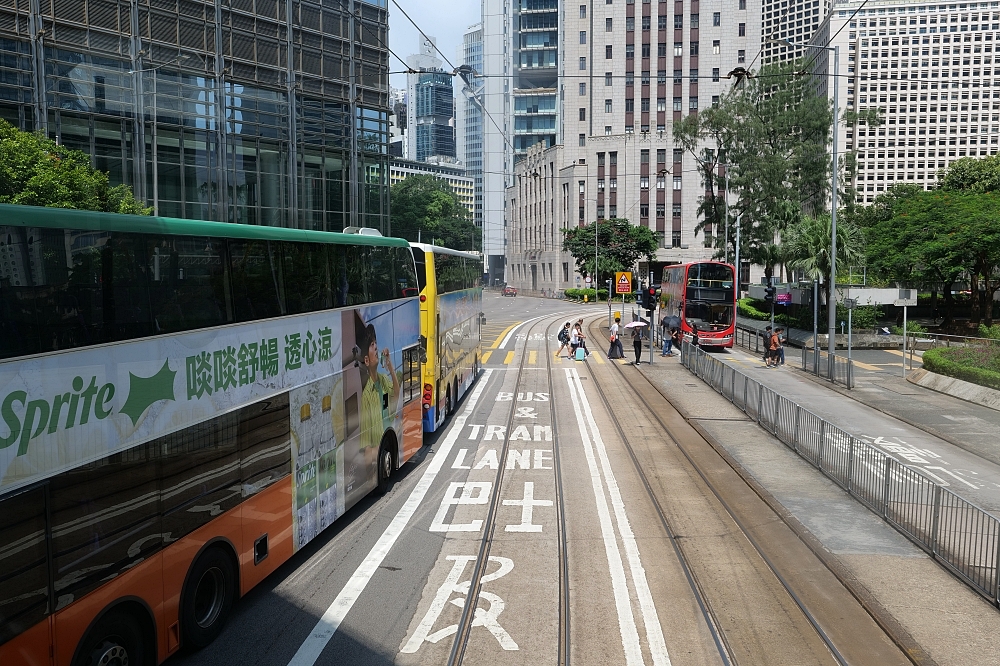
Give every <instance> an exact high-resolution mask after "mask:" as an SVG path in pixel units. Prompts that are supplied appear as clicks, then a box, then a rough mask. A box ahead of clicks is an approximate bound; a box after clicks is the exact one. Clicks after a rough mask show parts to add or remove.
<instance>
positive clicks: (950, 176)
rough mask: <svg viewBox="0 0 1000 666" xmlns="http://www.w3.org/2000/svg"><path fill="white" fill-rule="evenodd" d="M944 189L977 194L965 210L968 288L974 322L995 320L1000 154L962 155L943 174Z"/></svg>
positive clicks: (999, 249)
mask: <svg viewBox="0 0 1000 666" xmlns="http://www.w3.org/2000/svg"><path fill="white" fill-rule="evenodd" d="M939 182H940V186H941V189H942V190H948V191H951V192H956V193H958V192H961V193H968V194H972V195H978V198H977V199H975V200H974V202H973V203H971V204H970V205H969V206H967V207H966V211H965V212H966V213H967V214H968V215H969V216H970V217H968V218H967V219H966V221H965V224H964V225H963V227H962V233H961V236H962V237H963V238H964V239H965V241H966V245H965V247H966V248H967V249H968V251H969V253H970V257H971V262H970V266H969V288H970V290H971V291H972V311H971V316H970V323H971V324H974V325H976V324H978V323H979V322H980V320H982V319H985V321H986V324H987V326H989V325H991V324H992V322H993V295H994V294H995V293H996V292H997V290H1000V224H998V218H997V215H996V208H995V199H994V198H993V196H991V195H995V194H997V193H1000V155H991V156H989V157H985V158H983V159H975V158H971V157H963V158H962V159H959V160H957V161H955V162H952V163H951V165H950V166H949V167H948V169H947V171H944V172H943V173H942V174H941V177H940V181H939Z"/></svg>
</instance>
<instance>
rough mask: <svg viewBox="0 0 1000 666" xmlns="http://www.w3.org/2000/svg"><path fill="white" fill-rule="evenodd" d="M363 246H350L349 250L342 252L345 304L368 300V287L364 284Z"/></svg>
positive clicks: (360, 302)
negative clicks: (345, 281)
mask: <svg viewBox="0 0 1000 666" xmlns="http://www.w3.org/2000/svg"><path fill="white" fill-rule="evenodd" d="M362 249H363V248H351V251H349V252H345V253H344V268H345V276H346V278H347V303H346V305H364V304H365V303H368V302H370V299H369V298H368V289H367V285H366V284H365V278H364V276H365V268H364V266H365V261H366V260H367V257H366V256H365V253H364V252H362V251H361V250H362Z"/></svg>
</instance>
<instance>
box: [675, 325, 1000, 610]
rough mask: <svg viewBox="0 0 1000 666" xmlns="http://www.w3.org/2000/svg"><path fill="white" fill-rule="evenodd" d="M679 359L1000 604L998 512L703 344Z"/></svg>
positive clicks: (684, 348)
mask: <svg viewBox="0 0 1000 666" xmlns="http://www.w3.org/2000/svg"><path fill="white" fill-rule="evenodd" d="M681 363H683V364H684V366H685V367H686V368H688V369H689V370H690V371H691V372H693V373H694V374H695V375H697V376H698V377H700V378H701V379H702V380H704V381H705V382H706V383H707V384H708V385H709V386H711V387H712V388H714V389H715V390H716V391H718V392H719V393H720V394H722V396H723V397H724V398H725V399H726V400H729V401H730V402H731V403H733V405H735V406H736V407H738V408H739V409H741V410H742V411H743V412H744V413H746V415H747V416H749V417H750V418H751V419H753V420H755V421H756V422H757V423H758V424H759V425H760V426H761V427H762V428H764V429H765V430H767V431H768V432H770V433H772V434H773V435H774V436H775V437H776V438H777V439H778V440H780V441H781V442H782V443H784V444H785V445H786V446H788V447H789V448H790V449H792V450H793V451H795V452H796V453H798V454H799V456H801V457H802V458H804V459H805V460H807V461H808V462H809V463H810V464H812V465H813V466H814V467H816V468H817V469H818V470H820V471H821V472H822V473H823V474H825V475H826V476H827V477H829V478H830V479H831V480H833V482H834V483H836V484H837V485H839V486H840V487H842V488H843V489H844V490H846V491H847V492H848V493H850V494H851V495H852V496H853V497H855V498H856V499H857V500H859V501H860V502H861V503H862V504H864V505H865V506H867V507H868V508H869V509H871V510H872V511H873V512H874V513H876V514H878V515H879V516H881V517H882V518H883V519H884V520H885V521H886V522H888V523H889V524H890V525H892V526H893V527H895V528H896V529H897V530H898V531H899V532H900V533H902V534H903V535H904V536H906V537H908V538H909V539H910V540H911V541H913V543H915V544H916V545H917V546H919V547H920V548H922V549H924V550H925V551H927V553H928V554H930V555H931V556H932V557H934V559H936V560H938V561H940V562H941V563H942V564H943V565H944V566H945V567H946V568H948V569H949V570H950V571H952V572H953V573H954V574H955V575H956V576H958V577H959V578H960V579H961V580H963V581H964V582H966V583H967V584H968V585H970V586H971V587H972V588H973V589H975V590H976V591H977V592H979V593H980V594H982V595H983V596H984V597H986V598H987V599H989V600H990V602H991V603H992V604H993V605H994V606H998V607H1000V589H998V584H1000V575H998V571H1000V559H998V558H1000V520H998V519H997V518H996V517H994V516H992V515H991V514H989V513H987V512H986V511H984V510H983V509H981V508H979V507H977V506H976V505H974V504H972V503H971V502H968V501H967V500H965V499H963V498H961V497H959V496H958V495H956V494H955V493H954V492H952V491H951V490H949V489H948V488H945V487H944V486H941V485H939V484H938V483H936V482H935V481H934V480H933V479H932V478H930V477H929V476H927V475H925V474H924V473H923V472H922V471H920V470H919V469H917V468H915V467H910V466H908V465H906V464H905V463H903V462H901V461H899V460H897V459H896V458H894V457H893V456H891V455H889V454H887V453H885V452H883V451H881V450H880V449H878V448H877V447H875V446H873V445H871V444H869V443H867V442H865V441H863V440H861V439H858V438H857V437H854V436H853V435H851V434H850V433H848V432H846V431H844V430H842V429H840V428H838V427H837V426H835V425H834V424H832V423H830V422H829V421H826V420H824V419H822V418H820V417H819V416H816V415H815V414H813V413H812V412H810V411H809V410H807V409H804V408H803V407H802V406H800V405H799V404H798V403H796V402H793V401H792V400H789V399H788V398H786V397H784V396H783V395H780V394H778V393H776V392H775V391H773V390H771V389H769V388H768V387H766V386H764V385H762V384H761V383H760V382H757V381H756V380H753V379H751V378H750V377H748V376H747V375H745V374H743V373H742V372H740V371H739V370H737V369H736V368H734V367H733V366H730V365H727V364H725V363H723V362H722V361H720V360H719V359H717V358H714V357H713V356H712V355H711V354H708V353H706V352H705V351H704V350H703V349H701V348H698V347H694V346H692V345H689V344H685V345H683V346H682V348H681Z"/></svg>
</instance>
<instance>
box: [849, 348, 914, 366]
mask: <svg viewBox="0 0 1000 666" xmlns="http://www.w3.org/2000/svg"><path fill="white" fill-rule="evenodd" d="M882 351H884V352H889V353H890V354H895V355H896V356H903V352H902V351H900V350H899V349H883V350H882ZM904 358H910V352H909V351H907V352H906V356H905V357H904ZM855 362H857V361H855ZM913 362H914V363H917V362H920V363H922V362H923V361H920V357H919V356H917V355H916V354H914V355H913Z"/></svg>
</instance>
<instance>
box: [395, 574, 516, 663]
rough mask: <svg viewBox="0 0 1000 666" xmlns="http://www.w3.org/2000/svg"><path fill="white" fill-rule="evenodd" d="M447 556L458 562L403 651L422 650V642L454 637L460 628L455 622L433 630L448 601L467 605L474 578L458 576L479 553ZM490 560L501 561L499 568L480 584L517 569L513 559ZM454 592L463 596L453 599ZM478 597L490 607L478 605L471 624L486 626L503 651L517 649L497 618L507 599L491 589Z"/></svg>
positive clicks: (454, 604)
mask: <svg viewBox="0 0 1000 666" xmlns="http://www.w3.org/2000/svg"><path fill="white" fill-rule="evenodd" d="M445 559H448V560H452V561H454V562H455V564H454V565H452V567H451V571H450V572H449V573H448V577H447V578H445V580H444V583H442V584H441V587H439V588H438V591H437V594H435V595H434V600H433V601H431V605H430V607H429V608H428V609H427V613H426V614H425V615H424V617H423V619H422V620H421V621H420V624H419V625H417V629H416V631H414V632H413V636H411V637H410V640H408V641H406V644H405V645H403V648H402V649H401V650H400V652H404V653H407V654H412V653H414V652H416V651H417V650H419V649H420V646H421V645H423V644H424V642H428V643H437V642H438V641H440V640H441V639H442V638H447V637H448V636H452V635H454V634H455V632H457V631H458V624H457V623H456V624H452V625H449V626H447V627H444V628H443V629H439V630H437V631H435V632H434V633H431V629H433V628H434V623H435V622H437V621H438V618H439V617H440V616H441V613H442V612H443V611H444V609H445V606H446V605H447V604H448V603H451V604H452V605H453V606H457V607H458V608H464V607H465V604H466V602H467V601H468V595H469V587H470V586H471V584H472V581H471V580H467V581H464V582H461V583H459V582H458V579H459V578H461V577H462V574H463V573H465V569H466V567H467V566H468V565H469V562H475V560H476V556H475V555H449V556H448V557H446V558H445ZM489 562H490V563H496V564H499V565H500V568H499V569H497V570H496V571H494V572H493V573H491V574H486V575H485V576H483V577H482V579H481V583H483V584H485V583H488V582H490V581H494V580H496V579H497V578H502V577H503V576H506V575H507V574H509V573H510V572H511V571H513V569H514V561H513V560H511V559H508V558H506V557H496V556H493V555H490V557H489ZM453 594H461V595H463V596H462V597H461V598H455V599H451V596H452V595H453ZM479 598H480V599H483V600H485V601H487V602H489V604H490V606H489V608H487V609H483V608H476V613H475V616H474V619H473V621H472V626H473V627H486V629H487V630H488V631H489V632H490V633H491V634H493V637H494V638H496V639H497V642H498V643H500V647H501V648H503V649H504V650H517V649H518V647H517V643H515V642H514V639H513V638H511V637H510V634H508V633H507V631H506V630H505V629H504V628H503V627H501V626H500V623H499V622H498V621H497V618H499V617H500V613H502V612H503V611H504V608H505V604H504V600H503V599H501V598H500V597H499V596H497V595H495V594H492V593H490V592H480V593H479ZM449 599H450V601H449Z"/></svg>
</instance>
